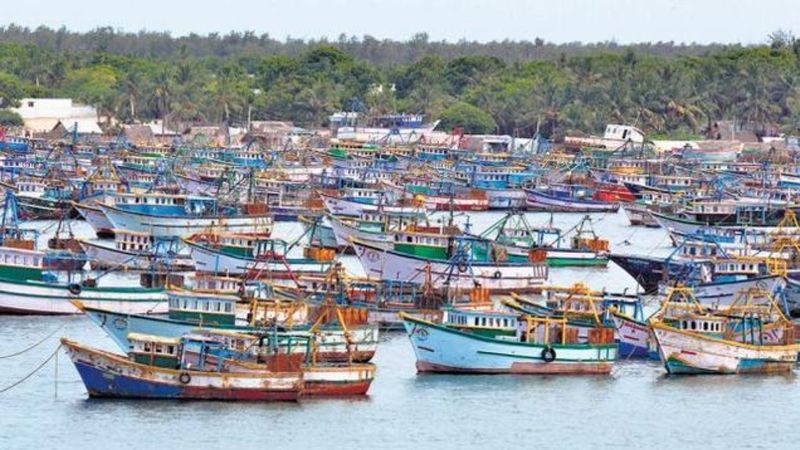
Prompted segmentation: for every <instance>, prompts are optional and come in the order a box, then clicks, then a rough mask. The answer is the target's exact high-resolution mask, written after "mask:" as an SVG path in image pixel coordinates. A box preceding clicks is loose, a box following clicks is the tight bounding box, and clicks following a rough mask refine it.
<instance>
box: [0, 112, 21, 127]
mask: <svg viewBox="0 0 800 450" xmlns="http://www.w3.org/2000/svg"><path fill="white" fill-rule="evenodd" d="M22 124H23V122H22V117H20V115H19V114H17V113H16V112H14V111H11V110H8V109H0V127H16V126H21V125H22Z"/></svg>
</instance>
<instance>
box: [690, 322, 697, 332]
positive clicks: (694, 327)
mask: <svg viewBox="0 0 800 450" xmlns="http://www.w3.org/2000/svg"><path fill="white" fill-rule="evenodd" d="M691 324H692V330H696V329H697V323H696V322H695V321H692V322H691Z"/></svg>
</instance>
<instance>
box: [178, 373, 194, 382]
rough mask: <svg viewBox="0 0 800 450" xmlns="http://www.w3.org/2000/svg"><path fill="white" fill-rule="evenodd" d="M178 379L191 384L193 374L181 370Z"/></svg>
mask: <svg viewBox="0 0 800 450" xmlns="http://www.w3.org/2000/svg"><path fill="white" fill-rule="evenodd" d="M178 381H180V382H181V383H182V384H189V382H191V381H192V376H191V375H189V372H181V374H180V375H179V376H178Z"/></svg>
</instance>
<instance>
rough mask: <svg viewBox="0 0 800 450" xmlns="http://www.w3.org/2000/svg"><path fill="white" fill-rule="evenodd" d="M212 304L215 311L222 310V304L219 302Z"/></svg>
mask: <svg viewBox="0 0 800 450" xmlns="http://www.w3.org/2000/svg"><path fill="white" fill-rule="evenodd" d="M214 305H215V309H216V311H217V312H220V311H221V310H222V304H220V303H219V302H216V303H215V304H214Z"/></svg>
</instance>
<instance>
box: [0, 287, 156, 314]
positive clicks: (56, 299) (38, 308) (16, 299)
mask: <svg viewBox="0 0 800 450" xmlns="http://www.w3.org/2000/svg"><path fill="white" fill-rule="evenodd" d="M76 300H77V301H80V302H81V303H82V304H84V305H86V306H90V307H95V308H104V309H108V310H111V311H114V312H119V313H125V314H158V313H164V312H167V294H166V292H165V291H164V290H163V289H144V288H82V289H81V290H80V292H79V293H78V294H73V293H72V292H70V290H69V287H68V286H65V285H55V284H48V283H44V282H34V281H16V280H5V279H0V314H17V315H62V314H63V315H66V314H80V313H81V310H80V309H79V308H78V307H77V306H75V305H74V304H73V303H72V302H73V301H76Z"/></svg>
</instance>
